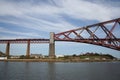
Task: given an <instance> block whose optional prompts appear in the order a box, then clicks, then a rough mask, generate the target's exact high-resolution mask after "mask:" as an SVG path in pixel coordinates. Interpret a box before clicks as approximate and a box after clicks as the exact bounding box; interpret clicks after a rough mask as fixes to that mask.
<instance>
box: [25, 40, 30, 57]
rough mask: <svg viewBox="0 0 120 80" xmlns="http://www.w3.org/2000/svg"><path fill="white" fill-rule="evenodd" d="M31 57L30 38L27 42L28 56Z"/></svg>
mask: <svg viewBox="0 0 120 80" xmlns="http://www.w3.org/2000/svg"><path fill="white" fill-rule="evenodd" d="M29 57H30V40H29V41H28V42H27V51H26V58H29Z"/></svg>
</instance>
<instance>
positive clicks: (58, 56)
mask: <svg viewBox="0 0 120 80" xmlns="http://www.w3.org/2000/svg"><path fill="white" fill-rule="evenodd" d="M60 57H64V55H56V58H60Z"/></svg>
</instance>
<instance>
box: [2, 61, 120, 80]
mask: <svg viewBox="0 0 120 80" xmlns="http://www.w3.org/2000/svg"><path fill="white" fill-rule="evenodd" d="M0 80H120V62H79V63H69V62H66V63H64V62H54V63H48V62H0Z"/></svg>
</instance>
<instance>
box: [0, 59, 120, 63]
mask: <svg viewBox="0 0 120 80" xmlns="http://www.w3.org/2000/svg"><path fill="white" fill-rule="evenodd" d="M0 61H4V62H113V61H120V60H84V59H79V60H78V59H65V60H61V59H6V60H0Z"/></svg>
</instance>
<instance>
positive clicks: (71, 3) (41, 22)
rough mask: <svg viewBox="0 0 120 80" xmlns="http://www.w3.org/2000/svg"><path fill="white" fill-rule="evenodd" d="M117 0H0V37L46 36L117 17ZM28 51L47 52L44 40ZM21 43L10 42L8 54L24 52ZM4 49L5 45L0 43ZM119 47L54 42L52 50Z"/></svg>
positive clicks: (119, 6) (71, 51)
mask: <svg viewBox="0 0 120 80" xmlns="http://www.w3.org/2000/svg"><path fill="white" fill-rule="evenodd" d="M119 10H120V1H119V0H0V39H16V38H49V33H50V32H55V33H59V32H62V31H66V30H70V29H75V28H78V27H83V26H86V25H90V24H94V23H98V22H102V21H106V20H110V19H114V18H119V17H120V15H119V14H120V11H119ZM31 47H32V48H31V53H42V54H48V44H36V45H35V44H33V45H31ZM25 49H26V45H25V44H22V45H20V44H12V45H11V54H15V55H20V54H25ZM0 50H1V51H3V52H4V51H5V45H4V44H0ZM85 52H98V53H109V54H112V55H113V56H117V57H120V51H116V50H112V49H108V48H104V47H100V46H95V45H89V44H83V43H71V42H70V43H68V42H56V54H80V53H85Z"/></svg>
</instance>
